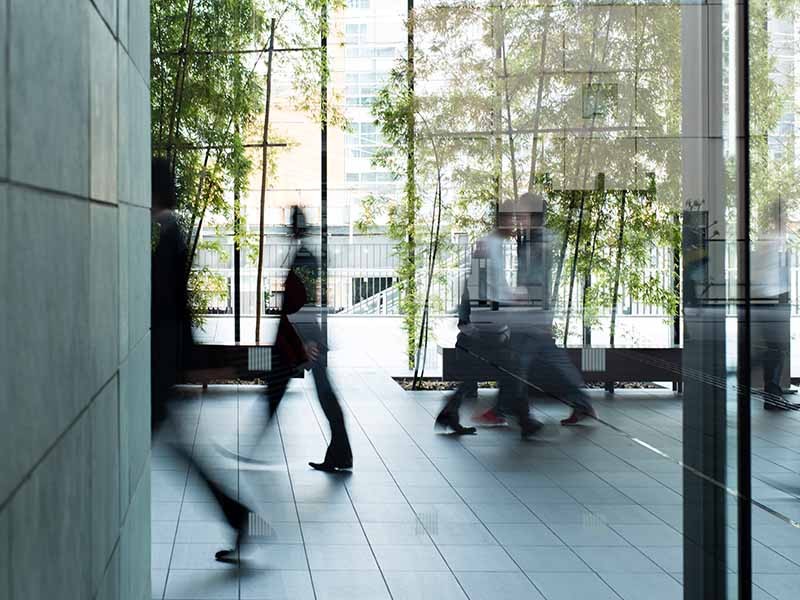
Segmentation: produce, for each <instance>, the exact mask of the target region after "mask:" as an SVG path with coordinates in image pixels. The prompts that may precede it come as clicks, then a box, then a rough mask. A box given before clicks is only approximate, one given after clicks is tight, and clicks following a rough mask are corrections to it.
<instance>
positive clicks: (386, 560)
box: [372, 545, 449, 573]
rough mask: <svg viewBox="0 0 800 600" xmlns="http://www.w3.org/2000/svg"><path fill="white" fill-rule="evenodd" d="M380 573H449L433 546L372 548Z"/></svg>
mask: <svg viewBox="0 0 800 600" xmlns="http://www.w3.org/2000/svg"><path fill="white" fill-rule="evenodd" d="M372 550H373V552H374V553H375V556H376V557H377V559H378V565H379V566H380V569H381V571H383V572H384V573H388V572H391V571H412V572H423V571H449V569H448V567H447V564H445V562H444V559H442V556H441V555H440V554H439V551H438V550H437V549H436V547H435V546H433V545H429V546H373V548H372Z"/></svg>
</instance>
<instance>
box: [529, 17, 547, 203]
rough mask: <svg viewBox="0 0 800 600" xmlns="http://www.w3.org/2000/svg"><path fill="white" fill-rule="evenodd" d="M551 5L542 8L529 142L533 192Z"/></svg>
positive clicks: (531, 190)
mask: <svg viewBox="0 0 800 600" xmlns="http://www.w3.org/2000/svg"><path fill="white" fill-rule="evenodd" d="M551 10H552V5H551V4H548V5H547V6H546V7H545V9H544V18H543V19H542V53H541V56H539V86H538V87H537V89H536V111H535V112H534V113H533V127H532V129H533V143H532V144H531V171H530V175H529V177H528V191H529V192H533V186H534V184H535V180H536V149H537V147H538V145H539V115H540V113H541V110H542V94H543V91H544V63H545V54H546V52H547V32H548V30H549V29H550V11H551Z"/></svg>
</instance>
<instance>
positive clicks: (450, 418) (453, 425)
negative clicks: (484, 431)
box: [435, 412, 478, 435]
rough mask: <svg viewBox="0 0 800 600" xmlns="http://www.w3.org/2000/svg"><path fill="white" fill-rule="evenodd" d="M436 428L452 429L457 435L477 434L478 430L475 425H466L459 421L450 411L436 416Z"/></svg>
mask: <svg viewBox="0 0 800 600" xmlns="http://www.w3.org/2000/svg"><path fill="white" fill-rule="evenodd" d="M435 427H436V429H444V430H445V431H446V430H450V431H452V432H453V433H454V434H455V435H475V434H476V433H478V430H477V429H475V428H474V427H464V426H463V425H462V424H461V423H459V422H458V417H457V416H455V415H453V414H450V413H445V412H442V413H439V416H438V417H436V425H435Z"/></svg>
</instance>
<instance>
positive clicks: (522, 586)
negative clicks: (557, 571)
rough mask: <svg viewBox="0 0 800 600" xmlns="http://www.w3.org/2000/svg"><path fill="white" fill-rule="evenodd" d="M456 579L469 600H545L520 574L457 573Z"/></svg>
mask: <svg viewBox="0 0 800 600" xmlns="http://www.w3.org/2000/svg"><path fill="white" fill-rule="evenodd" d="M456 577H457V578H458V580H459V581H460V582H461V586H462V587H463V588H464V590H465V591H466V592H467V595H468V596H469V598H470V600H496V599H498V598H513V599H515V600H516V599H519V600H522V599H523V598H524V599H525V600H545V599H544V596H542V595H541V594H540V593H539V591H538V590H537V589H536V588H535V587H534V585H533V583H531V581H530V580H529V579H528V577H526V576H525V575H524V574H522V573H502V574H498V573H485V572H468V573H461V572H457V573H456Z"/></svg>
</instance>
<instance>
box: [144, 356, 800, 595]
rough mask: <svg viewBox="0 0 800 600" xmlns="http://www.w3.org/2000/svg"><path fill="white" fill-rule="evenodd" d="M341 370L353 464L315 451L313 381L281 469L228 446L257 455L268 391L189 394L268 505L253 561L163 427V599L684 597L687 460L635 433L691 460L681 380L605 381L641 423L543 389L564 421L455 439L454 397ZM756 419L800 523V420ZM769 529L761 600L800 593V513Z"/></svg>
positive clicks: (277, 453) (609, 405)
mask: <svg viewBox="0 0 800 600" xmlns="http://www.w3.org/2000/svg"><path fill="white" fill-rule="evenodd" d="M333 372H334V377H335V381H336V385H337V388H338V389H339V392H340V396H341V399H342V400H343V403H344V404H345V408H346V410H347V413H348V427H349V431H350V435H351V441H352V443H353V447H354V454H355V470H354V472H353V474H352V475H349V476H347V475H326V474H323V473H319V472H315V471H311V470H310V469H309V468H308V466H307V464H306V463H307V461H308V460H318V459H321V458H322V454H323V452H324V448H325V436H326V435H327V429H326V424H325V420H324V417H323V416H322V413H321V410H320V408H319V406H318V404H317V401H316V397H315V394H314V391H313V386H312V385H311V381H310V380H308V379H307V380H297V381H295V382H293V385H292V387H291V388H290V392H289V393H288V394H287V396H286V398H285V400H284V404H283V405H282V406H281V408H280V412H279V417H278V419H277V422H276V423H275V424H274V426H273V427H271V429H270V430H269V431H268V432H267V437H266V441H265V444H264V445H263V446H262V447H261V448H260V451H259V453H260V454H259V456H260V457H261V458H264V459H266V460H268V461H269V467H259V468H256V469H254V468H253V467H248V466H247V465H245V464H237V463H236V462H235V461H232V460H230V459H227V458H224V457H222V456H221V455H220V454H219V453H218V452H217V450H216V448H215V446H214V444H215V443H216V444H221V445H224V446H227V447H229V448H232V449H238V450H239V451H240V452H241V453H243V454H247V453H250V452H253V444H254V443H255V442H256V441H257V439H258V437H259V433H260V428H261V416H260V412H259V411H260V408H261V404H260V395H259V391H258V389H257V388H252V387H244V386H242V387H233V386H231V387H218V388H213V387H212V388H211V389H210V390H209V391H207V392H205V393H201V392H200V390H199V389H195V390H188V391H186V392H185V396H186V402H184V403H183V408H182V409H181V410H180V412H179V419H180V421H181V422H182V425H183V428H184V429H185V435H184V439H183V441H184V443H187V444H189V445H191V447H192V448H193V451H194V454H195V456H197V457H199V458H200V459H202V460H204V461H205V462H206V464H208V465H210V467H212V468H213V469H214V474H215V476H216V477H218V478H219V479H220V480H221V481H224V482H225V484H226V485H227V486H228V487H229V489H231V490H232V491H233V492H238V493H239V494H240V495H241V497H242V498H244V499H246V500H247V501H248V502H249V503H250V504H252V505H254V506H256V507H257V509H258V511H259V513H260V517H261V518H260V519H259V520H257V521H254V523H253V531H254V532H255V533H256V535H255V537H254V538H253V539H252V543H251V544H249V545H248V546H247V547H246V548H244V551H243V554H244V555H245V556H246V561H245V562H244V564H243V565H242V566H241V568H237V567H234V566H230V565H225V564H221V563H218V562H215V561H214V559H213V555H214V552H215V551H217V550H218V549H220V548H222V547H227V546H228V545H229V544H230V542H231V533H230V532H229V531H228V530H227V529H226V527H225V526H223V525H221V524H220V523H221V520H220V517H219V515H218V514H217V513H216V509H215V505H214V504H213V502H211V501H210V500H211V498H210V497H209V495H208V492H206V490H205V489H204V488H203V486H202V482H201V481H200V480H199V479H198V477H197V475H196V474H195V473H192V472H189V471H188V469H187V468H186V467H182V466H180V465H179V464H177V463H176V462H175V461H174V460H172V459H171V458H169V456H168V454H167V452H166V450H165V444H164V441H165V440H163V439H162V440H159V441H157V442H156V444H155V446H154V451H153V462H152V469H153V486H152V490H153V491H152V494H153V508H152V518H153V535H152V539H153V549H152V565H153V577H152V579H153V598H159V599H161V598H167V599H187V600H202V599H206V598H209V599H212V598H213V599H223V600H227V599H230V600H234V599H236V600H238V599H240V598H241V599H248V600H273V599H275V600H276V599H287V600H304V599H307V598H309V599H310V598H315V599H317V600H359V599H366V600H379V599H383V598H393V599H395V600H404V599H409V600H425V599H428V598H431V599H435V600H450V599H461V600H463V599H465V598H469V599H470V600H502V599H504V598H514V599H517V598H526V599H537V598H539V599H540V598H546V599H547V600H568V599H572V598H575V599H586V598H591V599H592V600H602V599H604V598H610V599H614V600H619V599H620V598H622V599H623V600H642V599H647V600H660V599H662V598H663V599H666V600H678V599H680V598H682V585H681V581H682V571H683V549H682V544H683V539H682V536H681V533H680V532H681V530H682V515H683V505H682V497H681V492H682V477H681V467H680V466H679V465H678V464H677V463H675V462H672V461H670V460H668V459H666V458H664V457H662V456H659V455H657V454H655V453H653V452H652V451H650V450H648V449H646V448H644V447H642V446H641V445H638V444H636V443H635V442H634V441H632V440H631V437H635V438H638V439H641V440H643V441H645V442H647V443H648V444H650V445H652V446H654V447H657V448H658V449H659V450H661V451H663V452H665V453H666V454H668V455H670V456H672V457H675V458H677V459H679V458H680V457H681V442H680V438H681V421H680V419H681V404H680V400H679V399H677V398H676V397H675V396H673V395H672V394H671V393H668V392H659V391H638V392H626V391H621V392H618V394H617V395H616V397H615V398H614V399H609V398H607V397H605V396H604V395H603V394H601V393H597V395H596V396H595V398H596V400H597V405H598V408H599V410H600V411H601V416H602V418H603V419H604V420H605V421H606V422H608V423H611V424H613V425H614V426H615V427H617V428H619V429H621V430H622V431H624V432H625V434H621V433H619V432H618V431H615V430H614V429H612V428H610V427H607V426H605V425H603V424H601V423H592V424H590V425H586V426H580V427H575V428H571V429H565V428H560V427H558V426H556V425H555V423H556V420H557V418H559V417H561V416H563V415H564V414H565V413H566V409H565V408H564V407H563V406H559V405H557V404H555V403H552V402H540V403H537V410H538V411H539V413H540V417H541V418H543V419H546V420H547V421H548V423H550V425H548V426H547V427H546V429H545V431H544V432H543V434H542V435H541V436H540V439H537V440H535V441H529V442H521V441H520V440H519V438H518V435H517V433H516V431H515V430H513V428H508V429H493V430H481V431H480V432H479V434H478V435H477V436H468V437H462V438H453V437H449V436H443V435H437V434H435V433H434V431H433V427H432V423H433V415H435V413H436V411H437V410H438V408H439V405H440V402H441V394H440V393H437V392H417V393H406V392H403V391H402V390H401V389H400V388H399V387H397V386H396V385H395V384H394V382H392V380H391V379H389V378H388V377H387V376H386V375H384V374H382V373H380V372H377V371H375V370H366V369H365V370H359V369H344V368H336V369H333ZM754 415H755V418H754V426H753V427H754V439H753V446H754V450H753V452H754V473H756V474H757V477H759V479H758V480H756V481H754V494H755V495H756V497H757V498H758V499H759V500H760V501H761V502H763V503H764V504H766V505H769V506H770V507H771V508H772V509H773V510H775V511H777V512H779V513H780V514H783V515H787V516H789V517H790V518H793V519H797V520H800V490H798V488H800V473H799V472H800V421H799V420H798V418H797V416H796V415H794V414H790V415H786V414H779V415H775V414H771V413H770V414H763V413H761V412H760V411H758V412H756V411H754ZM732 426H735V424H732ZM731 456H735V453H732V454H731ZM731 505H732V506H733V503H731ZM754 537H755V539H756V540H757V542H756V543H755V548H754V571H755V575H754V579H755V582H756V584H757V586H758V587H757V589H756V594H755V597H757V598H777V599H779V600H783V599H789V598H791V599H792V600H793V599H794V598H796V597H797V590H798V589H800V529H796V528H793V527H791V526H790V525H788V524H786V523H785V522H783V521H782V520H780V519H778V518H776V517H774V516H771V515H770V514H768V513H767V512H765V511H763V510H761V509H757V510H756V511H755V512H754ZM730 539H731V540H732V541H733V540H735V532H734V531H733V530H732V529H731V537H730ZM732 556H735V554H732ZM733 564H735V563H733ZM731 583H732V584H735V577H734V575H733V574H732V575H731Z"/></svg>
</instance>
